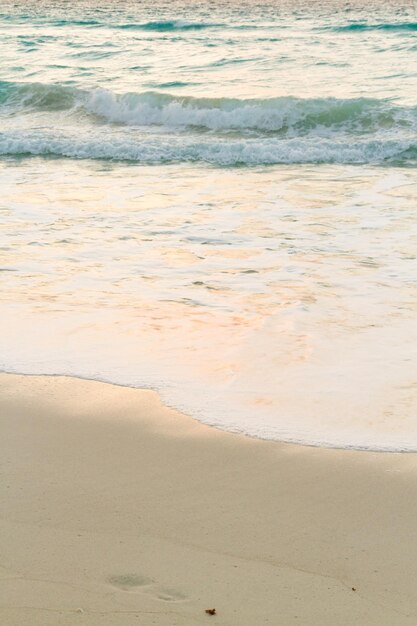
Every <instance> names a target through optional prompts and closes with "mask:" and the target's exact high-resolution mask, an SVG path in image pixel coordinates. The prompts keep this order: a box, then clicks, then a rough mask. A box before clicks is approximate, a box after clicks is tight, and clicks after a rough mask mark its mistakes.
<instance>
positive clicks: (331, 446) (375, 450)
mask: <svg viewBox="0 0 417 626" xmlns="http://www.w3.org/2000/svg"><path fill="white" fill-rule="evenodd" d="M1 376H24V377H32V378H52V379H54V378H65V379H69V380H79V381H85V382H91V383H99V384H102V385H110V386H112V387H120V388H122V389H133V390H135V391H138V392H142V391H143V392H151V393H154V394H155V395H156V396H157V397H158V399H159V402H160V403H161V404H162V405H163V407H164V408H165V409H168V410H170V411H173V412H174V413H177V414H178V415H181V416H182V417H185V418H187V419H191V420H193V421H195V422H197V423H198V424H201V425H202V426H205V427H208V428H214V429H215V430H219V431H220V432H222V433H227V434H230V435H236V436H238V437H245V438H248V439H254V440H256V441H265V442H269V443H274V444H278V445H285V446H295V447H297V448H307V449H308V448H317V449H319V450H322V449H323V450H337V451H343V450H346V451H348V452H364V453H372V454H417V448H416V449H413V448H395V447H385V448H382V447H366V446H365V445H363V446H359V445H355V444H348V445H343V444H340V445H339V444H337V443H331V442H327V441H323V442H314V441H313V442H306V441H304V440H301V439H300V440H298V439H291V438H288V439H285V438H281V439H279V438H276V439H274V438H269V437H262V436H260V435H256V434H251V433H250V432H246V431H245V430H243V429H241V430H240V429H238V428H235V429H234V430H232V429H228V428H227V427H226V426H225V425H223V424H218V423H211V422H209V421H203V420H202V419H199V418H198V417H194V416H193V415H192V414H191V413H187V411H186V410H182V409H181V408H178V407H176V406H175V404H174V403H170V402H169V401H168V400H167V398H166V397H164V393H163V388H161V387H158V386H152V385H149V386H146V385H142V386H135V385H129V384H128V383H118V382H114V381H111V380H106V379H105V378H91V377H88V376H82V375H78V374H44V373H41V374H38V373H36V374H33V373H27V372H22V371H14V370H9V369H4V370H1V369H0V377H1Z"/></svg>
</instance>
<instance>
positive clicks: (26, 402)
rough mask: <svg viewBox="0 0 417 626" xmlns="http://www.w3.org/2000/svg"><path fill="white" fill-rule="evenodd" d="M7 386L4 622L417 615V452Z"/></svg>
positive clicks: (369, 619) (2, 387) (27, 384)
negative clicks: (339, 443) (260, 435)
mask: <svg viewBox="0 0 417 626" xmlns="http://www.w3.org/2000/svg"><path fill="white" fill-rule="evenodd" d="M0 394H1V395H0V397H1V446H2V449H1V464H2V519H1V532H0V537H1V554H2V559H1V569H0V571H1V578H2V581H1V601H0V607H1V608H0V623H1V624H4V625H5V626H22V625H29V624H30V625H31V626H60V625H64V626H68V625H70V624H77V625H78V624H79V625H88V626H93V625H94V626H96V625H97V626H98V625H99V626H107V625H109V626H110V625H111V626H119V625H120V626H130V625H132V626H133V625H135V626H136V625H137V624H141V625H144V626H147V625H151V624H157V625H167V626H174V625H177V624H178V625H181V626H182V625H186V624H190V625H191V624H192V625H198V626H201V625H203V624H205V623H208V624H210V623H213V624H222V625H230V626H232V625H234V626H246V625H247V626H258V625H261V624H269V625H273V626H278V625H283V626H292V625H294V626H295V625H300V626H301V625H302V626H316V625H317V626H338V625H340V626H349V625H355V626H362V625H363V626H401V625H403V624H404V625H410V626H411V625H414V624H415V623H416V620H417V615H416V614H417V592H416V587H415V581H416V578H417V561H416V559H415V552H416V548H417V535H416V524H415V520H416V519H417V459H416V456H415V454H413V453H409V454H395V453H393V454H390V453H375V452H363V451H353V450H335V449H333V450H331V449H320V448H313V447H306V446H295V445H290V444H280V443H278V442H273V441H270V442H268V441H260V440H257V439H253V438H249V437H245V436H242V435H238V434H232V433H226V432H222V431H220V430H217V429H214V428H211V427H209V426H206V425H204V424H201V423H199V422H197V421H195V420H193V419H191V418H190V417H187V416H185V415H181V414H179V413H178V412H176V411H174V410H172V409H170V408H167V407H165V406H164V405H163V404H162V403H161V402H160V400H159V397H158V395H157V394H156V393H155V392H153V391H149V390H146V391H142V390H138V389H129V388H125V387H121V386H115V385H109V384H105V383H100V382H95V381H94V382H93V381H87V380H80V379H74V378H67V377H54V376H48V377H45V376H18V375H9V374H2V375H1V376H0ZM212 608H215V609H216V614H215V615H213V616H212V615H209V614H207V613H206V612H205V611H206V609H212Z"/></svg>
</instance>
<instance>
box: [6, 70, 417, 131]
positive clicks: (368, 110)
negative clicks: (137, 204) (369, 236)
mask: <svg viewBox="0 0 417 626" xmlns="http://www.w3.org/2000/svg"><path fill="white" fill-rule="evenodd" d="M0 107H1V108H2V109H3V112H4V111H7V110H8V109H9V110H10V111H12V112H16V111H23V112H24V111H26V110H29V111H43V112H45V111H46V112H51V113H53V112H54V111H69V112H71V113H73V114H74V115H77V114H80V113H82V114H83V115H84V116H85V115H86V114H88V115H90V116H93V117H95V118H97V121H100V123H109V124H123V125H126V126H132V127H150V126H161V127H165V128H172V129H179V130H181V129H182V130H184V129H187V128H197V129H199V130H200V131H219V132H224V131H226V132H229V131H236V132H240V133H245V132H249V133H254V132H255V133H260V134H270V133H278V134H287V135H288V134H289V135H293V134H296V135H302V134H306V133H309V132H312V131H314V130H319V129H322V130H323V129H324V130H326V129H327V130H328V131H329V130H330V131H334V132H342V131H343V132H349V133H354V134H363V133H366V134H369V133H374V132H377V131H379V130H381V131H386V130H389V129H398V130H406V129H414V130H415V128H416V127H417V107H400V106H396V105H395V104H393V103H392V102H390V101H389V100H378V99H371V98H356V99H337V98H310V99H308V98H307V99H306V98H295V97H278V98H266V99H259V98H258V99H236V98H235V99H233V98H196V97H192V96H175V95H170V94H166V93H160V92H155V91H149V92H143V93H126V94H116V93H113V92H112V91H109V90H105V89H95V90H92V91H86V90H81V89H77V88H74V87H69V86H65V85H48V84H42V83H7V82H3V83H0Z"/></svg>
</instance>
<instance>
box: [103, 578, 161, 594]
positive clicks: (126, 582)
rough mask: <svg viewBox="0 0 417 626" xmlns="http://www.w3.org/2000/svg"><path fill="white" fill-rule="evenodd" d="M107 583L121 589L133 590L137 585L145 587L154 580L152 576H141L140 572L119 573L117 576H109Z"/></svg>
mask: <svg viewBox="0 0 417 626" xmlns="http://www.w3.org/2000/svg"><path fill="white" fill-rule="evenodd" d="M108 581H109V583H110V584H112V585H114V587H117V588H118V589H122V590H123V591H135V590H136V589H137V588H138V587H147V586H148V585H152V583H153V582H154V581H153V580H152V578H148V577H147V576H141V575H140V574H120V575H118V576H110V578H109V579H108Z"/></svg>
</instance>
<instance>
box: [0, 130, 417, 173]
mask: <svg viewBox="0 0 417 626" xmlns="http://www.w3.org/2000/svg"><path fill="white" fill-rule="evenodd" d="M0 154H1V155H19V156H24V155H38V156H39V155H42V156H63V157H70V158H75V159H108V160H116V161H132V162H136V163H143V164H157V163H178V162H202V163H210V164H213V165H219V166H226V165H229V166H238V165H251V166H255V165H272V164H291V163H351V164H354V163H358V164H359V163H383V162H384V161H392V160H395V161H396V162H398V164H400V163H401V162H404V161H410V160H412V159H414V160H416V159H417V142H412V141H400V140H395V139H391V140H386V141H384V140H380V141H377V140H371V141H361V142H357V143H353V142H351V141H338V140H331V139H320V140H317V139H316V140H312V139H311V138H293V139H277V138H272V139H267V138H263V139H259V138H258V139H244V138H240V139H233V140H226V139H221V138H216V137H212V138H208V139H205V140H198V139H196V138H187V140H184V138H178V137H172V136H169V137H151V138H143V137H142V138H135V137H132V136H130V135H129V134H128V133H124V134H123V133H121V134H111V135H110V136H105V135H104V136H103V135H100V133H87V134H85V135H84V136H81V137H80V136H79V135H76V134H75V133H74V134H73V135H65V134H57V133H52V132H48V131H32V132H31V133H28V132H23V131H10V132H3V133H0Z"/></svg>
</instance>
